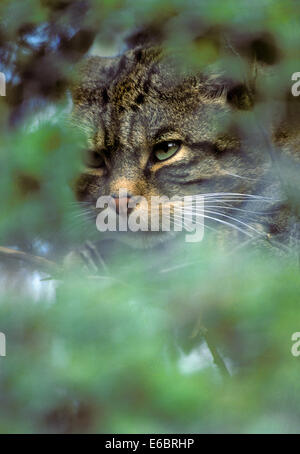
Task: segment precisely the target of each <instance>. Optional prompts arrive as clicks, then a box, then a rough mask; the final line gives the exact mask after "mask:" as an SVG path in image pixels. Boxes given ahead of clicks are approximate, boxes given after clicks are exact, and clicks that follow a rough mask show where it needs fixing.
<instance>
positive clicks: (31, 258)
mask: <svg viewBox="0 0 300 454" xmlns="http://www.w3.org/2000/svg"><path fill="white" fill-rule="evenodd" d="M1 257H4V258H6V259H15V260H21V261H23V262H25V263H28V264H29V265H31V266H32V267H33V268H35V269H37V270H41V271H44V272H47V273H53V274H56V273H58V272H59V271H61V268H60V266H59V265H58V264H57V263H55V262H52V261H51V260H48V259H45V258H44V257H39V256H37V255H32V254H28V253H27V252H23V251H16V250H15V249H10V248H6V247H2V246H0V258H1Z"/></svg>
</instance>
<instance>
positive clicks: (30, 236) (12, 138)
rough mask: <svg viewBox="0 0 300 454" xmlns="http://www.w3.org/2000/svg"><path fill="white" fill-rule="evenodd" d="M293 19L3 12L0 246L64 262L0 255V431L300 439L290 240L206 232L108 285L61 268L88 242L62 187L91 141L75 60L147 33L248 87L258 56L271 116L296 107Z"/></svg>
mask: <svg viewBox="0 0 300 454" xmlns="http://www.w3.org/2000/svg"><path fill="white" fill-rule="evenodd" d="M299 16H300V5H299V4H298V2H297V1H292V0H260V1H256V0H255V1H254V0H251V2H250V1H246V0H243V1H242V0H227V1H226V2H224V1H221V0H209V1H208V0H207V1H200V0H198V1H192V0H189V1H182V2H181V1H179V0H178V1H176V0H169V1H168V0H164V1H161V0H160V1H155V0H149V1H145V2H133V1H130V0H127V1H126V0H124V1H123V0H121V1H115V0H98V1H97V0H77V1H68V0H53V1H50V0H28V1H27V2H20V1H16V0H4V1H2V2H1V4H0V18H1V21H0V71H2V72H3V73H5V75H6V80H7V93H6V96H5V97H1V98H0V128H1V143H0V200H1V202H0V203H1V211H0V237H1V244H0V246H1V247H6V248H13V249H15V250H17V249H18V250H21V251H24V252H26V253H30V254H33V255H37V256H43V257H44V258H46V259H48V260H51V262H55V263H56V264H57V265H53V269H51V270H50V269H46V270H45V269H44V267H42V266H40V264H39V265H37V264H36V263H35V264H33V263H32V261H30V260H29V262H27V264H26V265H24V263H25V262H24V261H23V260H16V258H7V254H4V253H3V254H2V255H1V262H0V263H1V266H0V271H1V276H0V286H1V287H0V299H1V302H0V332H3V333H5V335H6V342H7V356H6V357H1V358H0V432H2V433H11V432H13V433H16V432H22V433H23V432H34V433H47V432H60V433H66V432H67V433H68V432H73V433H81V432H106V433H109V432H117V433H122V432H123V433H126V432H127V433H128V432H132V433H134V432H169V433H172V432H251V433H254V432H280V433H288V432H299V423H300V410H299V409H300V381H299V373H300V359H299V358H297V357H295V356H293V355H292V353H291V347H292V345H293V342H292V340H291V336H292V334H293V333H294V332H298V331H300V314H299V308H298V306H299V292H300V280H299V260H298V250H297V241H295V243H291V244H289V245H285V246H284V248H283V249H284V250H282V249H279V248H277V247H273V246H272V247H271V245H269V244H268V243H267V242H264V241H263V242H261V243H260V244H258V245H257V247H256V248H255V249H254V248H253V247H252V245H251V243H250V244H249V243H246V242H245V243H244V244H243V247H240V248H239V249H237V250H231V251H228V250H226V249H225V250H219V249H218V248H216V242H215V239H214V235H213V234H210V233H209V232H207V233H206V235H205V238H204V241H203V242H201V243H199V244H197V245H195V244H193V245H189V246H186V245H185V246H184V247H183V248H182V249H180V248H179V249H178V250H176V251H175V252H174V255H173V256H172V257H171V258H170V259H169V260H168V261H167V262H164V261H163V259H162V258H161V256H159V257H156V255H155V254H154V253H153V254H151V252H148V253H145V254H144V253H139V252H130V255H129V256H128V255H127V254H128V252H127V251H126V252H124V254H123V253H122V252H117V253H116V254H115V255H114V260H112V261H111V262H110V263H109V266H108V269H105V272H103V273H102V274H100V275H96V276H95V275H91V274H90V273H86V275H83V273H82V270H80V269H71V270H67V269H63V268H61V261H62V257H63V255H64V253H65V252H66V251H67V250H68V248H69V247H71V246H73V245H77V244H80V243H81V242H82V239H83V238H84V235H85V234H86V226H85V224H84V223H83V219H82V217H80V216H78V215H79V213H78V212H77V211H76V208H74V205H73V202H74V198H73V195H72V191H71V189H70V185H69V184H68V183H70V182H72V180H73V178H74V177H75V176H76V174H77V172H78V169H79V165H80V158H81V153H80V151H81V148H82V143H83V139H82V137H81V134H80V133H79V132H78V131H77V130H76V128H75V129H74V128H73V127H71V126H70V125H69V124H68V122H67V116H68V111H69V104H70V101H69V98H68V93H67V90H66V89H67V87H68V84H69V83H70V81H71V80H72V77H73V75H74V71H75V65H76V63H77V62H78V61H79V60H80V58H81V57H82V56H84V55H86V54H87V53H88V52H91V53H93V52H99V53H101V52H104V51H105V52H106V53H107V54H109V52H110V51H114V50H115V49H118V50H120V49H121V44H120V43H121V42H122V37H123V36H125V35H126V34H128V31H129V30H131V29H132V28H136V27H142V29H143V30H144V29H145V27H146V26H147V27H148V26H149V29H148V32H147V33H152V34H153V36H155V37H157V39H162V38H165V39H166V40H167V42H168V44H169V45H170V46H172V45H173V44H176V45H181V46H183V48H184V54H185V58H187V60H188V61H189V62H193V63H194V64H195V65H197V66H199V67H200V68H202V67H204V66H205V65H207V64H214V63H215V62H218V64H219V65H221V67H222V68H223V69H224V70H226V71H227V72H228V73H230V72H231V73H232V75H234V76H235V77H236V76H237V75H239V76H242V77H246V78H247V77H250V74H251V71H252V65H253V61H254V60H255V61H256V62H259V63H260V64H261V65H263V66H264V67H265V68H266V71H268V70H269V68H272V76H270V77H267V78H266V81H264V82H263V81H261V82H260V83H261V85H260V86H259V87H258V96H261V95H262V94H263V95H264V101H263V102H262V103H261V104H260V109H259V110H258V111H257V112H256V114H257V115H258V119H259V121H260V123H261V124H264V122H267V121H268V115H269V113H270V112H272V111H273V110H274V99H276V102H277V103H278V104H276V106H278V105H280V106H281V107H282V109H284V108H285V107H283V106H286V105H287V106H288V107H290V106H291V108H293V106H294V104H295V103H297V99H298V98H294V99H293V97H292V96H290V87H291V84H292V82H291V75H292V73H294V72H297V71H300V62H299V47H300V46H299V45H300V28H299V25H298V22H299ZM170 18H171V19H172V18H173V19H172V20H171V22H168V24H169V25H168V26H164V23H165V22H164V21H168V20H170ZM174 18H175V19H174ZM143 27H144V28H143ZM144 33H145V32H144ZM142 38H143V37H142ZM142 38H141V39H142ZM279 93H284V97H280V96H281V95H280V94H279ZM276 108H277V107H276ZM240 115H241V122H247V121H248V120H249V118H248V117H247V112H244V113H241V114H240ZM249 124H250V123H249ZM286 172H287V173H286V174H284V177H285V178H287V181H293V185H292V188H291V191H292V192H291V193H292V199H293V203H294V204H295V205H296V206H298V203H299V200H298V199H299V192H298V188H297V175H296V176H295V179H293V180H291V178H292V176H294V174H293V173H291V172H293V169H290V167H289V166H287V170H286ZM294 182H295V183H294ZM98 235H99V234H98ZM0 252H1V251H0ZM157 262H159V266H157ZM41 268H42V269H41ZM46 268H47V266H46ZM30 270H31V271H32V273H33V274H30ZM16 273H17V281H18V280H20V281H22V282H24V280H25V281H26V279H27V281H26V282H27V284H26V286H25V287H24V286H23V287H21V288H18V285H17V282H16V279H15V276H16ZM40 279H43V280H42V281H41V280H40ZM30 287H33V288H34V292H33V291H32V288H31V289H30ZM54 288H56V297H55V299H54V297H53V295H54ZM37 293H38V294H39V298H38V301H37V297H36V295H37ZM196 352H198V355H197V354H196Z"/></svg>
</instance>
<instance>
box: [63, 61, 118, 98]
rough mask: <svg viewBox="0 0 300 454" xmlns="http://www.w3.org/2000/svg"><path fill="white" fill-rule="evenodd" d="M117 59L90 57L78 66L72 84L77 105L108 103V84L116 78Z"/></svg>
mask: <svg viewBox="0 0 300 454" xmlns="http://www.w3.org/2000/svg"><path fill="white" fill-rule="evenodd" d="M117 59H118V58H106V57H89V58H86V59H85V60H84V61H82V62H81V63H80V64H79V65H78V66H77V68H76V71H75V77H74V79H73V84H72V86H71V93H72V98H73V102H74V105H75V106H81V105H89V106H90V105H91V104H93V103H97V102H101V103H102V104H103V103H107V90H106V86H108V84H109V81H110V80H111V79H113V78H114V75H115V68H116V60H117Z"/></svg>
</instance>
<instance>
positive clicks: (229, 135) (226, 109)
mask: <svg viewBox="0 0 300 454" xmlns="http://www.w3.org/2000/svg"><path fill="white" fill-rule="evenodd" d="M79 74H80V75H79V78H78V80H77V82H76V83H75V84H74V87H73V102H74V110H73V115H72V120H73V122H74V123H75V124H76V126H78V127H80V128H82V129H83V130H84V131H85V132H86V134H87V144H88V145H87V149H86V151H85V158H84V161H85V169H84V171H83V172H82V174H81V175H80V177H79V178H78V180H77V181H76V184H75V187H74V190H75V194H76V198H77V200H78V201H79V203H80V204H82V205H83V206H84V207H85V208H86V207H89V208H90V210H89V214H90V215H91V216H92V217H93V218H96V213H97V211H96V209H95V207H96V201H97V199H98V197H99V196H100V195H108V196H112V197H113V198H114V200H115V201H116V205H114V207H113V208H112V209H114V210H117V211H118V215H119V216H122V212H119V210H118V207H119V204H120V203H121V202H122V203H125V205H126V204H127V205H128V203H129V201H130V199H131V198H132V197H136V196H142V197H144V198H145V199H146V200H147V202H148V204H147V205H144V206H143V203H141V204H140V205H138V206H136V207H135V208H134V209H135V210H138V211H139V214H140V216H141V217H142V216H143V215H145V212H146V211H147V213H148V214H149V210H150V208H149V207H151V200H150V199H151V196H167V197H169V198H171V197H174V196H175V198H176V197H177V198H178V202H177V203H179V204H180V201H181V200H182V198H183V197H184V196H193V197H194V198H197V196H198V195H201V196H202V197H203V198H204V204H205V205H204V215H203V213H199V212H198V213H197V212H196V211H195V213H194V214H195V216H196V217H197V216H198V217H202V219H203V218H204V219H205V222H206V223H207V225H208V228H209V227H211V228H214V229H215V228H216V227H218V226H219V227H220V229H219V230H218V231H219V232H221V236H223V237H225V236H226V235H228V236H229V237H230V238H232V237H233V232H235V233H238V234H241V236H242V237H244V236H245V235H246V236H249V237H251V238H254V240H255V239H264V240H267V241H271V240H273V239H275V242H276V244H281V243H284V242H286V241H289V238H290V236H291V232H294V231H295V225H297V215H296V214H295V213H294V211H295V210H294V211H293V207H292V206H291V204H290V203H289V202H288V201H287V200H288V194H287V188H286V187H285V184H284V182H283V179H282V175H279V173H280V169H282V168H283V167H286V168H291V167H293V166H294V165H296V168H297V166H298V162H299V158H300V142H299V137H298V135H297V133H296V132H295V131H296V128H295V124H294V123H293V121H294V120H293V121H290V120H288V119H287V118H285V117H284V115H282V112H277V115H275V116H274V118H273V123H271V124H270V128H269V129H268V130H267V131H265V130H264V128H262V127H261V124H260V122H259V121H257V122H255V119H254V118H255V117H254V116H251V115H249V113H251V112H253V111H254V109H255V102H256V100H255V93H254V90H253V89H252V88H251V87H249V86H247V84H244V83H241V82H237V81H232V80H231V79H230V78H227V77H226V76H224V74H218V73H215V72H212V71H210V70H208V71H206V72H202V73H199V72H197V71H194V70H193V69H191V68H187V67H186V66H184V65H182V62H181V60H180V57H178V56H176V55H170V53H168V52H166V51H164V50H163V49H162V48H161V47H159V46H149V47H147V46H145V47H143V46H138V47H137V48H134V49H129V50H128V51H126V52H125V53H124V54H123V55H120V56H116V57H113V58H102V57H90V58H88V59H86V60H85V61H84V62H83V64H82V65H81V69H80V73H79ZM284 113H286V112H284ZM247 115H248V116H247ZM241 119H242V121H241ZM290 162H292V163H293V164H292V165H290V164H289V163H290ZM278 170H279V173H278ZM120 188H126V190H127V192H128V197H127V198H126V200H125V201H124V200H120V199H119V197H118V195H119V189H120ZM175 205H176V202H175ZM116 207H117V208H116ZM172 209H173V211H172ZM190 210H191V211H192V212H193V210H195V205H194V204H193V203H191V206H190ZM172 213H174V204H171V215H170V216H172ZM131 214H132V213H130V210H129V212H128V213H127V216H130V215H131ZM150 216H151V214H150ZM172 221H173V224H174V223H176V219H173V220H172ZM296 230H297V228H296ZM119 235H120V236H121V237H122V238H124V239H125V240H126V241H127V242H129V243H130V244H132V245H134V246H137V247H143V248H147V247H153V246H155V245H157V244H159V243H161V242H165V240H166V239H168V238H170V237H173V236H174V232H163V231H161V230H160V231H158V232H151V231H147V232H135V233H132V232H127V233H126V234H122V233H119Z"/></svg>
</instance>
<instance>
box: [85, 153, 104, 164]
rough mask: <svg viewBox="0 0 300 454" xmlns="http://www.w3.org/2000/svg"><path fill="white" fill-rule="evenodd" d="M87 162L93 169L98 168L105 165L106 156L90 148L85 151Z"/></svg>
mask: <svg viewBox="0 0 300 454" xmlns="http://www.w3.org/2000/svg"><path fill="white" fill-rule="evenodd" d="M84 161H85V164H86V165H87V166H88V167H92V168H93V169H98V168H100V167H103V166H104V158H103V156H102V155H101V154H100V153H98V152H97V151H94V150H88V151H87V152H86V153H85V159H84Z"/></svg>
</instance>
